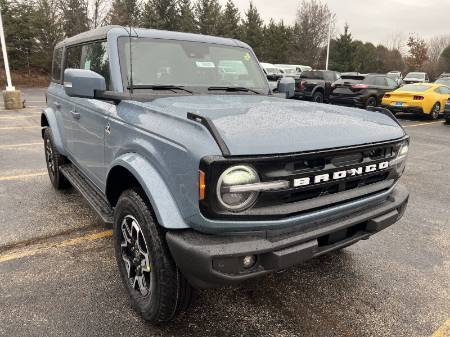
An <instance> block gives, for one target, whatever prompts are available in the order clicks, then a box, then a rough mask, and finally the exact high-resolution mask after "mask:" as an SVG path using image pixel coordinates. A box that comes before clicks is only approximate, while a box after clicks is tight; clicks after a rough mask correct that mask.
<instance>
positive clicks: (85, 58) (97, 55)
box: [80, 41, 110, 90]
mask: <svg viewBox="0 0 450 337" xmlns="http://www.w3.org/2000/svg"><path fill="white" fill-rule="evenodd" d="M80 67H81V69H86V70H92V71H95V72H96V73H98V74H100V75H102V76H103V77H104V78H105V80H106V89H107V90H109V87H110V86H109V82H110V76H109V59H108V53H107V50H106V42H100V41H99V42H93V43H89V44H85V45H83V48H82V50H81V62H80Z"/></svg>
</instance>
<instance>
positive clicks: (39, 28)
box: [0, 0, 450, 73]
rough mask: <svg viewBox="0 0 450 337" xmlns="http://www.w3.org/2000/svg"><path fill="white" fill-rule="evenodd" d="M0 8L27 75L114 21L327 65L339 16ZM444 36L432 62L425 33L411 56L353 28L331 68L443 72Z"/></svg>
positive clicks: (202, 8) (122, 3) (83, 2)
mask: <svg viewBox="0 0 450 337" xmlns="http://www.w3.org/2000/svg"><path fill="white" fill-rule="evenodd" d="M0 6H1V9H2V15H3V21H4V28H5V34H6V41H7V46H8V52H9V58H10V64H11V68H12V69H13V70H15V71H19V72H23V73H27V72H28V73H30V72H32V71H41V72H44V73H48V72H49V70H50V68H51V59H52V52H53V48H54V46H55V44H56V43H57V42H58V41H60V40H62V39H64V38H65V37H70V36H73V35H76V34H78V33H81V32H84V31H86V30H89V29H93V28H96V27H99V26H102V25H109V24H114V25H124V26H128V25H132V26H135V27H144V28H154V29H164V30H172V31H181V32H191V33H199V34H208V35H216V36H223V37H227V38H235V39H239V40H242V41H244V42H246V43H248V44H249V45H250V46H251V47H252V48H253V49H254V51H255V53H256V55H257V56H258V59H259V60H260V61H264V62H269V63H289V64H302V65H310V66H312V67H314V68H317V69H323V68H324V67H325V58H326V43H327V35H328V27H329V25H330V24H331V25H332V26H333V27H334V22H335V16H334V15H333V13H332V12H331V11H330V9H329V8H328V6H327V5H326V4H325V3H324V2H322V0H303V1H300V0H299V7H298V9H297V16H296V20H295V22H294V24H292V25H287V24H285V23H284V22H283V21H279V22H275V21H274V20H270V21H269V22H267V23H265V22H264V21H263V20H262V18H261V16H260V14H259V12H258V9H257V8H256V6H255V5H254V3H253V2H251V1H250V3H249V7H248V9H247V10H246V11H245V12H244V13H241V12H240V11H239V9H238V8H237V7H236V5H235V4H234V2H233V0H228V1H227V2H226V3H225V5H224V6H222V5H221V4H220V3H219V1H218V0H0ZM333 31H334V29H333ZM333 35H334V34H333ZM438 40H439V39H435V40H434V41H435V45H434V47H435V48H434V49H433V50H434V54H436V55H437V57H436V56H435V57H434V60H433V62H431V60H430V57H429V47H430V46H429V45H427V43H425V41H424V40H422V39H420V38H419V37H417V36H411V37H410V40H409V41H408V48H409V51H410V53H409V55H408V56H406V57H405V56H403V55H402V53H401V52H400V50H399V48H395V47H392V48H388V47H386V46H383V45H378V46H375V45H373V44H372V43H364V42H361V41H358V40H354V39H353V38H352V36H351V33H350V31H349V27H348V26H346V27H345V29H344V32H343V33H342V34H340V35H339V36H337V37H335V38H333V39H332V42H331V54H330V55H331V56H330V69H333V70H337V71H341V72H343V71H358V72H361V73H368V72H387V71H390V70H401V71H406V70H419V69H421V68H423V67H430V69H431V68H432V69H433V71H435V72H438V71H440V70H441V69H443V68H446V67H448V68H450V59H449V60H447V61H448V64H447V63H446V61H445V60H444V61H445V62H444V61H443V60H442V57H441V54H442V55H444V54H445V53H442V51H443V50H444V48H445V47H446V46H447V45H450V39H440V40H439V45H438ZM445 43H447V44H446V45H445ZM439 48H440V50H439ZM447 54H450V53H447ZM431 63H432V65H430V64H431ZM448 70H449V71H450V69H448Z"/></svg>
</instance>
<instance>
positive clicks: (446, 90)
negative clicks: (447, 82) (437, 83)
mask: <svg viewBox="0 0 450 337" xmlns="http://www.w3.org/2000/svg"><path fill="white" fill-rule="evenodd" d="M441 93H442V94H447V95H448V94H450V88H448V87H441Z"/></svg>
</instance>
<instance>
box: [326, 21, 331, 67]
mask: <svg viewBox="0 0 450 337" xmlns="http://www.w3.org/2000/svg"><path fill="white" fill-rule="evenodd" d="M331 22H332V20H331V17H330V23H329V24H328V45H327V63H326V65H325V70H328V63H329V60H330V44H331Z"/></svg>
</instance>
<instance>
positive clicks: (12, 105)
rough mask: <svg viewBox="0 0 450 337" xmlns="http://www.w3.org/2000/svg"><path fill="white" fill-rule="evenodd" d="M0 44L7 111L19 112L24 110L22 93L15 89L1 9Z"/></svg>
mask: <svg viewBox="0 0 450 337" xmlns="http://www.w3.org/2000/svg"><path fill="white" fill-rule="evenodd" d="M0 42H1V44H2V53H3V63H4V64H5V74H6V90H5V91H3V101H4V103H5V109H11V110H18V109H21V108H23V103H22V99H21V93H20V91H19V90H16V88H14V87H13V85H12V81H11V73H10V71H9V62H8V53H7V51H6V42H5V31H4V30H3V20H2V12H1V8H0Z"/></svg>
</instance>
